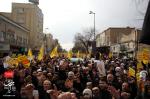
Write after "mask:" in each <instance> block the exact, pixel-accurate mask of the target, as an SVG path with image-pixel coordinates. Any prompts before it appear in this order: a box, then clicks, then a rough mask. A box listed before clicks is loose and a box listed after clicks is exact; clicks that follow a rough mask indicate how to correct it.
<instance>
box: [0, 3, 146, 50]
mask: <svg viewBox="0 0 150 99" xmlns="http://www.w3.org/2000/svg"><path fill="white" fill-rule="evenodd" d="M134 1H135V0H40V4H39V7H40V8H41V9H42V11H43V14H44V31H46V32H50V33H51V34H52V35H53V37H54V38H57V39H58V40H59V42H60V43H61V45H62V47H63V48H65V49H67V50H68V49H70V48H71V47H72V46H73V38H74V35H75V33H79V32H81V33H82V30H83V29H84V28H90V27H93V20H94V19H93V15H91V14H89V11H93V12H95V13H96V30H97V33H100V32H102V31H103V30H105V29H107V28H109V27H127V26H130V27H136V28H141V27H142V23H143V21H142V20H141V19H143V18H144V15H143V14H140V13H139V12H142V13H144V12H145V9H146V7H147V1H148V0H143V1H144V2H143V3H141V4H140V5H137V6H136V5H135V2H134ZM12 2H21V3H23V2H28V0H0V11H1V12H2V11H3V12H4V11H5V12H10V11H11V3H12ZM137 9H138V10H137ZM45 28H48V30H45Z"/></svg>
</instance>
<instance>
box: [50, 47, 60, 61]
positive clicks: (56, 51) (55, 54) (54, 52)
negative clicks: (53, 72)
mask: <svg viewBox="0 0 150 99" xmlns="http://www.w3.org/2000/svg"><path fill="white" fill-rule="evenodd" d="M56 56H58V46H56V47H55V48H54V49H53V50H52V52H51V53H50V57H51V58H53V57H56Z"/></svg>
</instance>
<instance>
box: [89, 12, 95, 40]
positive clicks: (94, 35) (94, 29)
mask: <svg viewBox="0 0 150 99" xmlns="http://www.w3.org/2000/svg"><path fill="white" fill-rule="evenodd" d="M89 14H93V15H94V40H95V13H94V12H93V11H90V13H89Z"/></svg>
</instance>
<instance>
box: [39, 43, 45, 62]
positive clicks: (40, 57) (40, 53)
mask: <svg viewBox="0 0 150 99" xmlns="http://www.w3.org/2000/svg"><path fill="white" fill-rule="evenodd" d="M43 56H44V45H42V46H41V48H40V52H39V55H38V60H42V59H43Z"/></svg>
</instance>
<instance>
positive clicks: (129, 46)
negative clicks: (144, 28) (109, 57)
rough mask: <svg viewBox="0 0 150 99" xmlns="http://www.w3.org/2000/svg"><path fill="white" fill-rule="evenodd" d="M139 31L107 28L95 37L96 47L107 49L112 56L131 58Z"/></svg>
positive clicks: (128, 28)
mask: <svg viewBox="0 0 150 99" xmlns="http://www.w3.org/2000/svg"><path fill="white" fill-rule="evenodd" d="M140 33H141V30H137V29H135V28H130V27H127V28H108V29H107V30H105V31H103V32H102V33H100V34H98V35H97V42H96V43H97V47H99V48H104V47H107V49H109V50H110V51H111V52H113V55H114V56H120V55H121V56H122V55H128V56H129V57H133V56H134V55H135V52H136V47H137V44H138V43H137V41H138V39H139V37H140Z"/></svg>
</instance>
